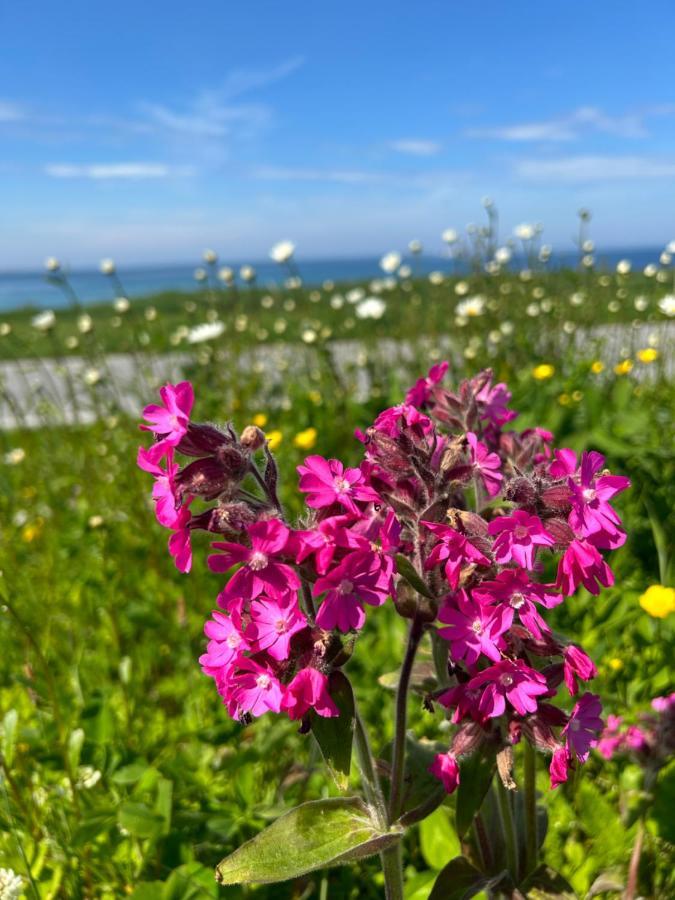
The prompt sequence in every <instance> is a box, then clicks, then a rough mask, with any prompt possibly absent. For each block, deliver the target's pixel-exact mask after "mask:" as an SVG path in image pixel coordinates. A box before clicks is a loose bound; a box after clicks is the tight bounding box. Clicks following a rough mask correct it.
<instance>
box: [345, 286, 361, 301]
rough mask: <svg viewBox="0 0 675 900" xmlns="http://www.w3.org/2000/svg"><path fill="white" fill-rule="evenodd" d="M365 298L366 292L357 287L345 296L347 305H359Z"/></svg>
mask: <svg viewBox="0 0 675 900" xmlns="http://www.w3.org/2000/svg"><path fill="white" fill-rule="evenodd" d="M365 296H366V292H365V291H364V290H363V288H360V287H356V288H352V289H351V290H350V291H347V293H346V294H345V300H346V301H347V303H358V302H359V300H363V298H364V297H365Z"/></svg>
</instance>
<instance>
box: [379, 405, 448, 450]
mask: <svg viewBox="0 0 675 900" xmlns="http://www.w3.org/2000/svg"><path fill="white" fill-rule="evenodd" d="M373 428H374V429H375V431H379V432H381V433H382V434H386V435H387V437H390V438H393V439H395V438H398V437H400V436H401V435H402V434H403V433H404V432H405V433H406V434H407V435H408V436H409V437H410V438H411V439H412V440H413V441H414V442H415V443H419V442H420V441H421V440H423V439H424V438H425V437H426V436H427V435H429V434H431V433H432V432H433V431H434V423H433V422H432V421H431V419H430V418H429V416H425V415H424V414H423V413H421V412H420V411H419V410H418V409H415V407H414V406H411V405H410V404H409V403H400V404H399V405H398V406H391V407H389V409H385V410H383V411H382V412H381V413H380V414H379V416H378V417H377V418H376V419H375V421H374V422H373Z"/></svg>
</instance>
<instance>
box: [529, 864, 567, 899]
mask: <svg viewBox="0 0 675 900" xmlns="http://www.w3.org/2000/svg"><path fill="white" fill-rule="evenodd" d="M522 890H523V893H524V894H525V895H526V896H527V898H528V900H576V897H577V895H576V894H575V892H574V888H573V887H572V886H571V885H570V884H569V883H568V882H567V881H565V879H564V878H563V877H562V875H561V874H560V873H559V872H556V871H555V869H552V868H551V867H550V866H547V865H544V864H542V865H541V866H539V867H538V868H537V869H535V870H534V872H533V873H532V874H531V875H530V877H529V878H528V879H527V880H526V881H525V882H524V883H523V885H522Z"/></svg>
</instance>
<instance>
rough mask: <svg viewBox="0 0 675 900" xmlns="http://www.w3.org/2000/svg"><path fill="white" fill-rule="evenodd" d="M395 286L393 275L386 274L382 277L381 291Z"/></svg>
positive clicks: (390, 289) (391, 289) (389, 289)
mask: <svg viewBox="0 0 675 900" xmlns="http://www.w3.org/2000/svg"><path fill="white" fill-rule="evenodd" d="M395 287H396V279H395V278H394V276H393V275H388V276H387V277H386V278H383V279H382V290H383V291H393V290H394V288H395Z"/></svg>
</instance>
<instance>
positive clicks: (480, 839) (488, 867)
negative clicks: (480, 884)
mask: <svg viewBox="0 0 675 900" xmlns="http://www.w3.org/2000/svg"><path fill="white" fill-rule="evenodd" d="M473 829H474V834H475V836H476V843H477V845H478V852H479V854H480V858H481V862H482V863H483V872H484V873H485V874H486V875H487V874H491V873H492V868H493V866H494V860H493V858H492V848H491V847H490V839H489V838H488V833H487V828H486V827H485V821H484V819H483V816H482V813H481V812H480V811H479V812H477V813H476V815H475V816H474V819H473Z"/></svg>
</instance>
